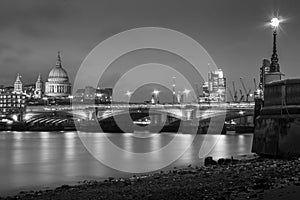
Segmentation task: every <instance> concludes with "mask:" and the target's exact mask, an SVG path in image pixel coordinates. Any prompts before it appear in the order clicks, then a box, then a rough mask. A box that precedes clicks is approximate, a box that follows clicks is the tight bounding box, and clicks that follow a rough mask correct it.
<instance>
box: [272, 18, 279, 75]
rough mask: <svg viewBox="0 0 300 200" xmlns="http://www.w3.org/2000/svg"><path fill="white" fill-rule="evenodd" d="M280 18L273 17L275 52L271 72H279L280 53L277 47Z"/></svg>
mask: <svg viewBox="0 0 300 200" xmlns="http://www.w3.org/2000/svg"><path fill="white" fill-rule="evenodd" d="M279 24H280V20H279V19H278V18H273V19H271V23H270V25H271V26H272V28H273V54H272V57H271V65H270V72H279V71H280V69H279V64H278V55H277V47H276V42H277V41H276V39H277V38H276V37H277V28H278V27H279Z"/></svg>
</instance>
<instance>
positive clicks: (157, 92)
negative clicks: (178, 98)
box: [152, 89, 160, 95]
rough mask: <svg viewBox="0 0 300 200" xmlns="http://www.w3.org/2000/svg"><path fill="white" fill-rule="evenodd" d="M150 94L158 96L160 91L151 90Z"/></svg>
mask: <svg viewBox="0 0 300 200" xmlns="http://www.w3.org/2000/svg"><path fill="white" fill-rule="evenodd" d="M152 93H153V94H155V95H158V94H159V93H160V91H159V90H156V89H155V90H153V92H152Z"/></svg>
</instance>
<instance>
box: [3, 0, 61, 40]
mask: <svg viewBox="0 0 300 200" xmlns="http://www.w3.org/2000/svg"><path fill="white" fill-rule="evenodd" d="M61 2H65V1H57V0H54V1H53V0H52V1H46V0H39V1H33V0H26V1H16V0H4V1H1V6H0V31H4V30H8V29H13V30H18V31H20V32H21V33H22V34H25V35H28V36H32V37H40V36H43V35H48V34H49V33H51V31H50V29H49V28H48V27H49V26H50V24H53V23H57V22H59V20H60V19H63V17H64V13H65V4H64V3H61Z"/></svg>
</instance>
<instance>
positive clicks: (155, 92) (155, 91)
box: [152, 89, 160, 103]
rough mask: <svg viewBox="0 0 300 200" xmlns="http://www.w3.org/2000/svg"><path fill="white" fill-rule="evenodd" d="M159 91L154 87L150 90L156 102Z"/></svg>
mask: <svg viewBox="0 0 300 200" xmlns="http://www.w3.org/2000/svg"><path fill="white" fill-rule="evenodd" d="M159 93H160V91H159V90H157V89H154V90H153V92H152V94H154V96H155V100H156V103H158V94H159Z"/></svg>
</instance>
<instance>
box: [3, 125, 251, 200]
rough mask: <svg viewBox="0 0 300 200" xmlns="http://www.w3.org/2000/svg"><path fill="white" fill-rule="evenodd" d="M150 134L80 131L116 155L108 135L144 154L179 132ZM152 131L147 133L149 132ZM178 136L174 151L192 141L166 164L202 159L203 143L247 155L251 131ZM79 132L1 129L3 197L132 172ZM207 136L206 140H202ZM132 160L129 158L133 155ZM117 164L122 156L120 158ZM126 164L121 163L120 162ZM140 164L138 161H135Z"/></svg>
mask: <svg viewBox="0 0 300 200" xmlns="http://www.w3.org/2000/svg"><path fill="white" fill-rule="evenodd" d="M149 135H150V136H151V137H150V138H147V139H143V138H136V137H135V135H134V134H133V133H125V134H109V133H105V134H99V133H98V134H97V133H86V134H80V137H89V138H91V137H92V140H93V144H94V145H95V144H96V145H98V147H99V149H100V151H101V153H103V154H105V155H106V157H107V158H109V159H114V157H113V154H110V152H109V149H105V148H104V146H105V145H104V143H105V141H106V140H105V138H108V139H109V140H111V141H112V142H113V143H114V144H116V145H117V146H119V147H120V148H122V149H124V150H128V151H131V152H136V153H145V152H149V151H154V150H157V149H159V148H161V147H163V146H164V145H166V144H168V143H169V142H170V141H172V139H173V138H174V135H175V134H172V133H161V134H152V135H151V134H150V133H149ZM149 135H148V136H149ZM177 136H178V138H179V140H177V143H176V144H175V145H173V146H172V148H173V149H171V150H174V152H178V151H184V149H185V144H187V143H189V142H192V141H193V142H192V145H191V146H190V147H189V148H188V149H187V150H186V151H185V152H184V154H183V155H182V156H181V157H180V158H179V159H178V160H176V161H175V162H173V163H171V164H170V165H169V166H167V167H165V168H164V169H166V170H167V169H171V168H173V167H175V166H179V167H180V166H188V165H189V164H192V165H201V164H203V159H202V157H201V158H199V150H200V147H201V146H203V145H206V144H209V146H211V150H210V151H209V152H207V153H206V154H205V156H208V155H211V156H213V157H214V158H220V157H230V156H236V155H243V154H249V153H250V152H251V145H252V134H243V135H234V134H233V135H196V137H195V138H194V137H193V136H192V135H189V134H179V135H177ZM80 137H79V135H78V134H77V132H9V131H8V132H0V180H1V181H0V196H6V195H14V194H16V193H17V192H19V191H21V190H31V189H33V190H36V189H46V188H52V187H56V186H59V185H62V184H75V183H77V182H78V181H83V180H101V179H104V178H107V177H110V176H113V177H126V176H130V175H132V174H129V173H126V172H121V171H118V170H115V169H112V168H110V167H107V166H106V165H104V164H102V163H101V162H100V161H98V160H97V159H95V158H94V156H92V155H91V154H90V153H89V151H88V150H87V149H86V148H85V146H84V145H83V143H82V141H81V139H80ZM204 141H205V144H204ZM164 156H165V155H164V154H161V155H158V156H157V157H155V158H154V157H153V158H149V159H148V160H147V162H149V165H153V164H154V165H155V164H158V163H157V162H161V161H162V160H164V159H165V158H164ZM128 159H131V158H130V157H129V158H128ZM116 163H117V164H118V161H116ZM119 164H120V165H122V163H119ZM131 164H132V165H139V163H134V162H132V163H131Z"/></svg>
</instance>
